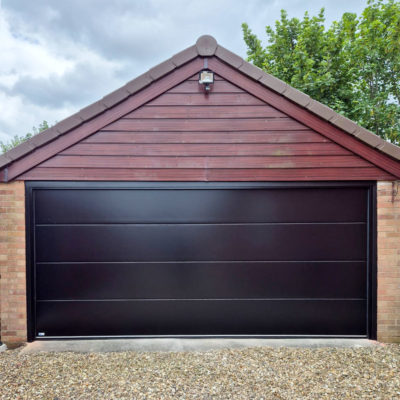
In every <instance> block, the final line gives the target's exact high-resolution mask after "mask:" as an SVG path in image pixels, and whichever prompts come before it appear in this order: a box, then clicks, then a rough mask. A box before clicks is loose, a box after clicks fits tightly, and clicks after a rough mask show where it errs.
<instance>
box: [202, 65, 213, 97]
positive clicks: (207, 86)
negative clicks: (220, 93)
mask: <svg viewBox="0 0 400 400" xmlns="http://www.w3.org/2000/svg"><path fill="white" fill-rule="evenodd" d="M213 83H214V72H212V71H210V70H209V69H203V70H202V71H200V72H199V84H200V85H204V90H205V91H206V92H209V91H210V90H211V85H212V84H213Z"/></svg>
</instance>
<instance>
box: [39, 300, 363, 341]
mask: <svg viewBox="0 0 400 400" xmlns="http://www.w3.org/2000/svg"><path fill="white" fill-rule="evenodd" d="M101 305H102V306H101V307H99V303H98V302H80V303H78V302H38V303H37V310H38V320H37V331H38V332H43V333H44V334H45V335H46V336H57V335H66V336H74V335H96V334H97V335H121V334H124V333H126V332H129V333H130V334H132V335H135V334H139V335H149V334H150V335H157V334H162V335H168V334H179V335H182V334H186V335H191V334H198V335H202V334H204V335H207V334H208V335H210V334H272V333H273V334H300V335H307V334H336V335H363V334H366V321H365V313H366V302H365V301H325V300H322V301H295V302H287V301H268V300H258V301H246V300H241V301H236V302H235V307H233V306H232V302H231V301H229V300H228V301H167V302H165V301H144V302H140V301H138V302H112V301H110V302H101ZM60 315H63V316H68V318H65V317H63V318H60ZM188 316H190V323H188ZM83 321H84V323H82V322H83Z"/></svg>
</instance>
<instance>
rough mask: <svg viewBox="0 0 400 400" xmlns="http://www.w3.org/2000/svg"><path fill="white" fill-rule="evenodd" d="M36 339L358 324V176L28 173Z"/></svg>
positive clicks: (365, 229) (361, 313)
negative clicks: (291, 178) (149, 180)
mask: <svg viewBox="0 0 400 400" xmlns="http://www.w3.org/2000/svg"><path fill="white" fill-rule="evenodd" d="M27 189H28V199H29V201H28V204H29V207H30V227H29V228H30V237H29V241H30V253H29V254H30V261H31V267H30V268H31V269H30V276H29V285H30V289H31V295H30V329H31V336H32V337H44V338H47V337H69V336H74V337H75V336H89V337H92V336H93V337H96V336H137V335H139V336H140V335H154V336H163V335H173V336H178V335H179V336H180V335H272V336H275V335H276V336H279V335H284V336H290V335H301V336H312V335H318V336H325V335H332V336H368V335H370V332H369V330H370V324H371V321H370V315H371V313H370V311H371V299H370V296H369V293H371V286H372V285H373V282H372V275H371V271H370V267H369V264H370V259H369V258H370V254H371V249H370V245H369V243H370V242H371V238H370V237H369V231H370V228H369V226H370V218H369V211H368V209H369V206H368V204H369V202H370V199H371V193H370V192H371V188H370V187H369V186H368V185H365V184H362V185H361V184H360V185H359V186H352V187H349V186H340V185H336V186H335V185H334V184H330V185H329V186H324V185H312V186H309V187H308V186H301V185H300V186H299V185H292V184H286V185H284V186H282V185H279V184H276V185H262V184H257V185H253V184H243V185H241V184H236V185H232V184H209V185H207V184H190V183H182V184H169V183H165V184H161V183H158V184H143V183H142V184H137V185H134V184H122V183H121V184H118V183H115V184H113V183H108V184H102V183H68V182H67V183H51V184H50V183H28V184H27Z"/></svg>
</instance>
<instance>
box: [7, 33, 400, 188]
mask: <svg viewBox="0 0 400 400" xmlns="http://www.w3.org/2000/svg"><path fill="white" fill-rule="evenodd" d="M198 57H202V58H207V57H216V58H217V59H219V60H220V61H222V62H223V63H225V64H228V65H229V66H231V67H233V68H234V69H236V70H238V71H239V72H240V73H242V74H244V75H245V76H247V77H248V78H251V79H252V80H254V81H256V82H257V84H261V85H262V86H264V87H266V88H268V89H270V90H272V91H274V92H275V93H277V94H279V95H280V96H283V97H284V98H286V99H288V100H290V101H291V102H293V103H295V104H296V105H297V106H300V107H302V108H304V109H306V110H307V111H309V112H311V113H313V114H315V115H316V116H318V117H319V118H321V119H322V120H324V121H326V122H328V123H329V124H332V125H333V126H335V127H337V128H339V129H340V130H342V131H344V132H346V133H347V134H349V135H351V136H353V137H354V138H355V139H357V140H358V141H360V142H362V143H365V144H366V145H368V146H369V147H371V148H374V149H376V150H377V151H379V152H380V153H382V154H384V155H386V156H387V157H388V159H390V160H392V161H393V160H395V161H399V160H400V147H398V146H396V145H393V144H391V143H389V142H387V141H385V140H384V139H382V138H380V137H379V136H377V135H375V134H373V133H372V132H370V131H368V130H367V129H365V128H363V127H361V126H359V125H357V124H356V123H355V122H353V121H351V120H349V119H348V118H346V117H344V116H342V115H340V114H338V113H336V112H335V111H333V110H332V109H331V108H329V107H327V106H325V105H323V104H321V103H319V102H318V101H316V100H313V99H311V98H310V97H309V96H308V95H306V94H304V93H302V92H300V91H299V90H297V89H294V88H293V87H291V86H290V85H288V84H286V83H285V82H283V81H281V80H279V79H277V78H275V77H273V76H272V75H270V74H268V73H266V72H264V71H263V70H261V69H260V68H258V67H256V66H254V65H252V64H250V63H248V62H247V61H245V60H244V59H242V58H241V57H239V56H238V55H236V54H234V53H232V52H231V51H229V50H227V49H225V48H224V47H222V46H221V45H219V44H218V43H217V41H216V40H215V39H214V38H213V37H212V36H209V35H205V36H201V37H200V38H199V39H198V40H197V42H196V44H195V45H193V46H191V47H189V48H187V49H185V50H183V51H182V52H180V53H178V54H176V55H174V56H173V57H171V58H170V59H168V60H166V61H164V62H162V63H161V64H159V65H157V66H155V67H153V68H151V69H150V70H149V71H147V72H146V73H144V74H142V75H140V76H139V77H137V78H136V79H134V80H132V81H130V82H128V83H127V84H125V85H124V86H122V87H121V88H119V89H117V90H115V91H114V92H112V93H110V94H108V95H107V96H105V97H103V98H102V99H101V100H99V101H97V102H95V103H93V104H91V105H89V106H87V107H85V108H83V109H82V110H80V111H79V112H77V113H75V114H73V115H72V116H70V117H68V118H66V119H64V120H63V121H61V122H59V123H57V124H56V125H54V126H53V127H51V128H49V129H47V130H45V131H43V132H41V133H39V134H38V135H35V136H34V137H32V138H31V139H29V140H27V141H26V142H24V143H22V144H20V145H19V146H17V147H15V148H14V149H11V150H10V151H8V152H7V153H5V154H3V155H1V156H0V169H2V170H3V171H6V169H7V167H8V166H10V165H11V164H12V163H14V162H15V161H17V160H20V159H22V158H24V157H25V156H27V155H28V154H30V153H32V152H34V151H35V150H36V149H38V148H40V147H43V146H45V145H47V144H49V143H50V142H52V141H54V140H55V139H58V138H60V137H61V136H63V135H65V134H66V133H68V132H70V131H72V130H74V129H76V128H79V127H80V126H81V125H83V124H85V123H87V122H88V121H90V120H92V119H93V118H95V117H97V116H99V115H100V114H104V113H105V112H107V111H108V110H110V109H112V108H113V107H115V106H117V105H118V104H120V103H121V102H123V101H125V100H127V99H128V98H130V97H131V96H133V95H135V94H137V93H138V92H140V91H142V90H143V89H145V88H146V87H148V86H150V85H151V84H152V83H153V82H154V81H157V80H159V79H161V78H163V77H165V76H166V75H168V74H171V73H173V72H174V71H175V70H176V69H178V68H181V67H183V66H184V65H185V64H187V63H189V62H190V61H192V60H194V59H196V58H198ZM200 69H201V67H200V68H199V70H200ZM52 155H53V154H49V157H51V156H52ZM38 162H41V160H39V161H38ZM390 164H393V162H391V163H390ZM380 166H381V168H384V169H386V170H387V171H389V172H390V173H392V174H394V175H395V176H396V177H400V173H398V172H397V171H400V166H399V168H396V171H393V169H391V168H390V167H387V166H386V168H385V166H382V165H380ZM29 168H31V167H29ZM29 168H27V169H29ZM22 172H24V171H22ZM22 172H20V173H22ZM20 173H19V174H18V175H20ZM2 175H3V180H4V181H8V180H12V179H14V178H15V177H16V176H17V175H15V176H10V177H8V176H7V173H4V172H3V174H2Z"/></svg>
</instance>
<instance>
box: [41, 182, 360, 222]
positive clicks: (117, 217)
mask: <svg viewBox="0 0 400 400" xmlns="http://www.w3.org/2000/svg"><path fill="white" fill-rule="evenodd" d="M366 195H367V191H366V189H365V188H347V189H343V188H329V189H321V188H318V189H317V188H316V189H313V190H312V191H310V190H308V189H304V188H303V189H301V188H297V189H292V190H287V189H281V188H279V189H274V190H273V191H271V190H268V189H267V190H265V189H264V190H262V189H258V190H252V189H241V190H235V189H224V190H220V189H219V190H202V189H195V188H192V189H190V190H181V189H164V190H156V189H147V190H124V189H113V190H107V189H104V188H98V189H96V190H88V189H84V188H82V189H72V188H71V189H69V190H56V189H53V190H47V189H41V190H38V191H36V192H35V198H36V210H35V214H36V217H35V222H36V224H46V223H52V224H55V223H56V224H62V223H121V222H122V223H127V222H129V223H149V222H155V223H165V222H172V223H181V222H191V223H195V222H215V223H224V222H229V223H233V222H244V223H247V222H277V223H283V222H292V223H293V222H307V223H311V222H351V221H366V215H367V208H366V202H365V201H364V199H365V198H366ZM293 198H295V199H296V201H293ZM343 204H346V207H342V205H343ZM247 205H251V207H250V206H247ZM91 209H93V212H87V210H91Z"/></svg>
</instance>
